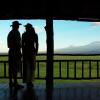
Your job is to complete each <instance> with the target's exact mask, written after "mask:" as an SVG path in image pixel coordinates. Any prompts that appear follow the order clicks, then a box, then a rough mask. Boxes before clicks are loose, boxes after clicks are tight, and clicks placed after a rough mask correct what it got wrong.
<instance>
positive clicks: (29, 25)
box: [24, 23, 32, 28]
mask: <svg viewBox="0 0 100 100" xmlns="http://www.w3.org/2000/svg"><path fill="white" fill-rule="evenodd" d="M24 27H29V28H32V24H30V23H27V24H26V25H24Z"/></svg>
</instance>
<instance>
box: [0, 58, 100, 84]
mask: <svg viewBox="0 0 100 100" xmlns="http://www.w3.org/2000/svg"><path fill="white" fill-rule="evenodd" d="M36 59H37V60H46V56H37V58H36ZM73 59H74V60H81V59H84V60H85V59H89V60H90V59H91V60H94V59H95V60H99V59H100V56H54V60H73ZM7 60H8V58H7V57H0V61H7ZM96 64H97V63H96V62H95V61H93V62H92V63H91V69H92V70H91V77H96V76H97V74H96V73H97V70H96V69H97V67H96ZM3 66H4V64H3V63H0V76H3V75H4V67H3ZM39 66H40V67H39V76H40V77H45V76H46V63H45V62H41V63H39ZM99 66H100V62H99ZM76 68H77V71H76V77H78V78H81V77H82V62H77V63H76ZM6 69H7V70H6V74H7V76H8V64H6ZM99 69H100V67H99ZM99 73H100V70H99ZM35 74H36V75H35V76H36V77H37V68H36V72H35ZM19 76H20V74H19ZM53 76H54V77H59V62H54V70H53ZM61 76H62V77H63V78H66V77H67V62H61ZM99 76H100V75H99ZM69 77H71V78H73V77H74V62H71V61H69ZM84 77H89V61H85V62H84ZM19 81H21V80H19ZM0 82H2V83H3V82H8V79H0ZM35 82H36V83H38V84H39V83H45V80H36V81H35ZM67 82H100V80H99V79H98V80H97V79H92V80H67V79H64V80H63V79H62V80H61V79H58V80H57V79H55V80H54V83H67Z"/></svg>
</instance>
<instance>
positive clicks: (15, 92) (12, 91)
mask: <svg viewBox="0 0 100 100" xmlns="http://www.w3.org/2000/svg"><path fill="white" fill-rule="evenodd" d="M9 94H10V97H9V98H10V100H18V90H17V89H16V88H14V89H12V88H10V92H9Z"/></svg>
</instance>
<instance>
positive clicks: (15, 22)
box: [10, 21, 22, 26]
mask: <svg viewBox="0 0 100 100" xmlns="http://www.w3.org/2000/svg"><path fill="white" fill-rule="evenodd" d="M14 25H22V24H21V23H19V22H18V21H13V22H12V25H10V26H14Z"/></svg>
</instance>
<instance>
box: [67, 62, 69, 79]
mask: <svg viewBox="0 0 100 100" xmlns="http://www.w3.org/2000/svg"><path fill="white" fill-rule="evenodd" d="M67 78H69V61H67Z"/></svg>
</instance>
